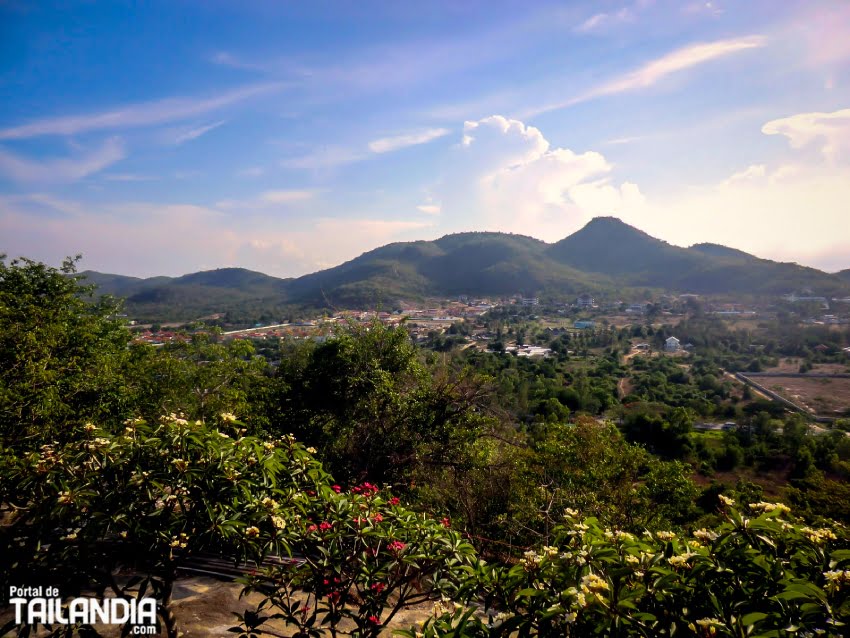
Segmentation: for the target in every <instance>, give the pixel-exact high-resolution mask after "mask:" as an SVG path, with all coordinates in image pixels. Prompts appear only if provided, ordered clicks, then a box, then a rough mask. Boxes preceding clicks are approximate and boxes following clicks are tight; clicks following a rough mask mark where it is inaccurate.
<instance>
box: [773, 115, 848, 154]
mask: <svg viewBox="0 0 850 638" xmlns="http://www.w3.org/2000/svg"><path fill="white" fill-rule="evenodd" d="M761 131H762V133H764V134H765V135H784V136H785V137H787V138H788V141H789V143H790V144H791V146H792V147H793V148H797V149H799V148H804V147H806V146H809V145H810V144H815V143H817V144H819V145H820V151H821V153H823V155H824V157H826V158H827V159H829V160H836V159H839V158H841V159H846V158H847V157H848V155H847V152H848V151H850V109H842V110H840V111H833V112H831V113H817V112H815V113H798V114H796V115H792V116H790V117H784V118H780V119H777V120H771V121H770V122H767V123H766V124H765V125H764V126H763V127H762V129H761Z"/></svg>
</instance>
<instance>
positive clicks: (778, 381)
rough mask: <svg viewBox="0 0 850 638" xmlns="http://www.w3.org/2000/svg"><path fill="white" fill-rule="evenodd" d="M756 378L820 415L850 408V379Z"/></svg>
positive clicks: (765, 385) (836, 412)
mask: <svg viewBox="0 0 850 638" xmlns="http://www.w3.org/2000/svg"><path fill="white" fill-rule="evenodd" d="M756 380H757V381H758V382H759V383H760V384H762V385H763V386H764V387H766V388H767V389H769V390H773V391H774V392H777V393H779V394H781V395H782V396H784V397H786V398H787V399H790V400H791V401H793V402H794V403H797V404H798V405H801V406H803V407H805V408H808V409H809V410H811V411H812V412H814V413H815V414H818V415H822V416H836V415H837V414H841V413H843V412H844V411H845V410H850V379H828V378H817V377H809V378H805V377H802V378H789V377H757V378H756Z"/></svg>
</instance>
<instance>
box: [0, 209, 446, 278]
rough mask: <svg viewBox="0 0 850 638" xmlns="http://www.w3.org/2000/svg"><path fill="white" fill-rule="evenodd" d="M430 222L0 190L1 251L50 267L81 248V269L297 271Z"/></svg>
mask: <svg viewBox="0 0 850 638" xmlns="http://www.w3.org/2000/svg"><path fill="white" fill-rule="evenodd" d="M69 217H70V218H71V219H69ZM429 227H431V224H430V223H428V222H421V221H407V220H393V219H380V218H375V217H369V216H362V217H358V218H350V219H349V218H346V219H338V218H336V219H335V218H328V217H320V218H318V219H315V220H314V219H309V218H303V219H300V220H296V221H293V220H280V219H275V218H268V219H262V220H258V222H257V223H245V222H244V220H242V219H240V218H237V217H234V216H233V215H229V214H227V213H224V212H222V211H221V210H217V209H215V208H210V207H205V206H196V205H191V204H182V203H155V202H114V203H110V204H108V205H106V204H103V205H99V204H90V203H82V202H74V201H64V200H60V199H57V198H54V197H51V196H46V195H43V194H33V195H28V196H14V197H0V253H2V252H7V253H9V254H13V253H14V255H15V256H17V255H24V256H28V257H30V258H33V259H38V260H41V261H45V262H47V263H53V264H57V263H59V262H60V261H61V259H62V258H63V257H65V256H66V255H73V254H77V253H82V254H83V256H84V262H83V268H91V269H94V270H100V271H106V272H117V273H121V274H130V275H137V276H153V275H163V274H165V275H180V274H184V273H186V272H192V271H195V270H201V269H204V270H205V269H211V268H221V267H227V266H239V267H243V268H249V269H252V270H259V271H261V272H265V273H268V274H271V275H276V276H282V277H286V276H297V275H302V274H306V273H309V272H314V271H316V270H320V269H322V268H327V267H330V266H336V265H338V264H339V263H341V262H343V261H346V260H349V259H353V258H354V257H356V256H358V255H360V254H361V253H363V252H365V251H367V250H371V249H373V248H377V247H378V246H381V245H383V244H386V243H389V242H391V241H397V240H406V239H413V238H415V237H414V236H413V235H417V234H419V233H421V232H422V231H423V230H425V229H427V228H429Z"/></svg>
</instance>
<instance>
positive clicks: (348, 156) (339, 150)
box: [280, 145, 367, 170]
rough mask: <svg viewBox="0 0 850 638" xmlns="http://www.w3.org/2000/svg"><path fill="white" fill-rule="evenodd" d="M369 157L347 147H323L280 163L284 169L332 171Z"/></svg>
mask: <svg viewBox="0 0 850 638" xmlns="http://www.w3.org/2000/svg"><path fill="white" fill-rule="evenodd" d="M366 157H367V153H364V152H363V151H360V150H357V149H353V148H350V147H347V146H337V145H330V146H322V147H319V148H317V149H315V150H313V151H310V152H309V153H306V154H304V155H298V156H295V157H288V158H286V159H284V160H282V161H281V162H280V165H281V166H282V167H284V168H296V169H306V170H321V169H330V168H335V167H337V166H342V165H344V164H351V163H353V162H358V161H360V160H362V159H364V158H366Z"/></svg>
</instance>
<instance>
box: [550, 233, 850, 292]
mask: <svg viewBox="0 0 850 638" xmlns="http://www.w3.org/2000/svg"><path fill="white" fill-rule="evenodd" d="M548 252H549V254H550V255H551V256H553V257H554V258H555V259H557V260H558V261H560V262H562V263H565V264H568V265H570V266H573V267H575V268H577V269H580V270H582V271H585V272H596V273H602V274H605V275H609V276H611V277H613V278H615V279H616V280H617V281H618V282H619V283H620V284H621V285H624V286H653V287H658V288H666V289H669V290H674V291H681V292H685V291H687V292H695V293H726V292H737V293H751V294H765V293H767V294H779V293H783V292H788V291H792V290H801V289H811V290H817V291H819V292H820V293H821V294H826V295H829V294H836V293H839V292H841V291H843V290H846V283H845V282H844V281H842V280H841V279H839V278H838V277H835V276H834V275H830V274H828V273H825V272H822V271H820V270H816V269H814V268H807V267H804V266H799V265H797V264H789V263H780V262H775V261H770V260H767V259H759V258H758V257H755V256H753V255H750V254H748V253H745V252H743V251H740V250H735V249H733V248H727V247H726V246H719V245H717V244H696V245H694V246H691V247H690V248H680V247H678V246H672V245H670V244H668V243H667V242H664V241H661V240H660V239H656V238H654V237H652V236H650V235H648V234H646V233H644V232H643V231H640V230H638V229H637V228H634V227H632V226H629V225H628V224H625V223H623V222H622V221H620V220H619V219H616V218H614V217H597V218H595V219H593V220H592V221H590V222H589V223H588V224H587V225H586V226H585V227H584V228H582V229H581V230H579V231H578V232H576V233H574V234H572V235H570V236H569V237H567V238H566V239H562V240H561V241H559V242H557V243H555V244H553V245H552V246H551V247H550V248H549V250H548Z"/></svg>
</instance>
